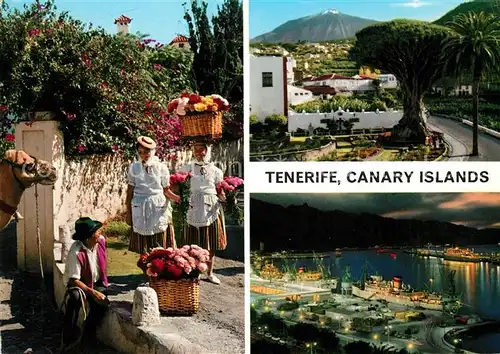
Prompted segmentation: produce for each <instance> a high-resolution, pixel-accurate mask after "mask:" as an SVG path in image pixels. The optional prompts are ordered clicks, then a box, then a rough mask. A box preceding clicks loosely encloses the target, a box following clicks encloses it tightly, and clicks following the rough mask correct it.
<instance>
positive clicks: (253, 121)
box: [250, 114, 260, 126]
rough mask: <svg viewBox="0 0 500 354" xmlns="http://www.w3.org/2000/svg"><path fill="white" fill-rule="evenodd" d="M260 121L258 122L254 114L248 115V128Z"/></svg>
mask: <svg viewBox="0 0 500 354" xmlns="http://www.w3.org/2000/svg"><path fill="white" fill-rule="evenodd" d="M259 123H260V121H259V118H258V117H257V115H256V114H250V126H252V125H255V124H259Z"/></svg>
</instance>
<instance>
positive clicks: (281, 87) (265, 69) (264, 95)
mask: <svg viewBox="0 0 500 354" xmlns="http://www.w3.org/2000/svg"><path fill="white" fill-rule="evenodd" d="M293 68H294V61H293V60H289V58H287V57H274V56H250V76H251V79H250V110H251V113H252V114H255V115H256V116H257V117H258V119H259V120H260V121H264V120H265V119H266V117H268V116H270V115H271V114H282V115H284V116H288V97H289V96H288V81H289V80H290V82H292V81H293V77H294V73H293ZM299 96H300V94H299Z"/></svg>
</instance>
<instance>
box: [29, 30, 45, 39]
mask: <svg viewBox="0 0 500 354" xmlns="http://www.w3.org/2000/svg"><path fill="white" fill-rule="evenodd" d="M40 33H42V31H41V30H40V29H39V28H34V29H30V30H29V31H28V36H30V37H34V36H38V35H39V34H40Z"/></svg>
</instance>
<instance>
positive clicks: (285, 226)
mask: <svg viewBox="0 0 500 354" xmlns="http://www.w3.org/2000/svg"><path fill="white" fill-rule="evenodd" d="M250 210H251V215H250V239H251V241H250V243H251V248H252V250H257V249H259V244H260V242H264V244H265V250H266V251H270V252H272V251H281V250H308V249H314V250H317V251H331V250H332V249H335V248H337V247H373V246H375V245H386V246H387V245H389V246H422V245H424V244H425V243H428V242H431V243H433V244H447V243H449V244H456V245H471V244H496V243H497V242H498V241H499V240H500V230H497V229H484V230H477V229H474V228H471V227H466V226H461V225H455V224H452V223H448V222H441V221H422V220H402V219H391V218H384V217H381V216H379V215H374V214H368V213H361V214H353V213H346V212H342V211H337V210H335V211H322V210H318V209H315V208H312V207H310V206H308V205H307V204H304V205H294V206H288V207H284V206H281V205H275V204H270V203H267V202H263V201H260V200H257V199H253V198H252V199H251V200H250Z"/></svg>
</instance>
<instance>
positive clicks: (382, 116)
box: [288, 110, 403, 133]
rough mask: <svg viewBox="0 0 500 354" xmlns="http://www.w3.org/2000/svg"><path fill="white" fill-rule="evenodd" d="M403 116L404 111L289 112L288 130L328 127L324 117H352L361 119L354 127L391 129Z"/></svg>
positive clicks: (347, 118)
mask: <svg viewBox="0 0 500 354" xmlns="http://www.w3.org/2000/svg"><path fill="white" fill-rule="evenodd" d="M402 117H403V112H402V111H388V112H384V111H380V112H344V111H342V110H340V111H337V112H331V113H296V112H292V111H289V112H288V131H289V132H290V133H292V132H295V131H297V129H299V128H300V129H304V130H305V131H307V130H308V128H309V124H311V125H312V127H313V128H314V129H315V128H326V124H323V123H321V120H322V119H339V118H342V119H343V120H349V119H350V118H356V119H359V122H355V123H353V124H354V126H353V128H352V129H377V128H384V129H389V128H392V127H393V126H395V125H396V124H397V123H398V122H399V120H400V119H401V118H402Z"/></svg>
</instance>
